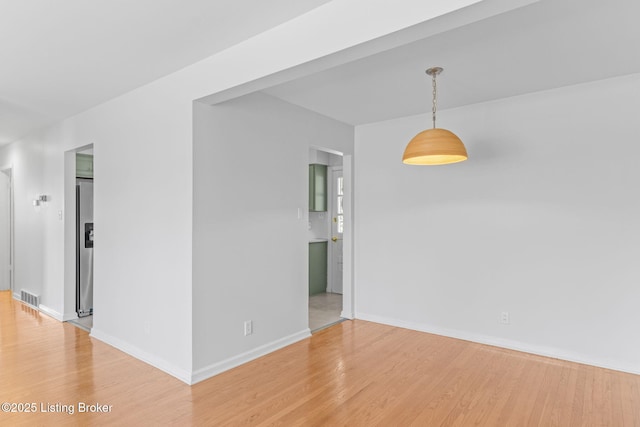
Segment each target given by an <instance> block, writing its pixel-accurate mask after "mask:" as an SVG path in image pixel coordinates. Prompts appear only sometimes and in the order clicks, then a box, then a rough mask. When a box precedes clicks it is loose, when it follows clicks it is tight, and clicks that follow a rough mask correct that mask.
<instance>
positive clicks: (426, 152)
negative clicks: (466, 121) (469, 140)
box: [402, 128, 467, 165]
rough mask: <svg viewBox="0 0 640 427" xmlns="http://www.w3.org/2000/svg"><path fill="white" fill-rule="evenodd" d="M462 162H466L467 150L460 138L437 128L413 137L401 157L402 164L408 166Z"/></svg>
mask: <svg viewBox="0 0 640 427" xmlns="http://www.w3.org/2000/svg"><path fill="white" fill-rule="evenodd" d="M463 160H467V150H466V148H465V147H464V144H463V143H462V141H461V140H460V138H458V137H457V136H456V134H454V133H453V132H451V131H448V130H446V129H439V128H435V129H427V130H424V131H422V132H420V133H419V134H417V135H416V136H414V137H413V139H412V140H411V141H409V144H408V145H407V148H405V150H404V154H403V156H402V162H403V163H406V164H408V165H446V164H448V163H457V162H462V161H463Z"/></svg>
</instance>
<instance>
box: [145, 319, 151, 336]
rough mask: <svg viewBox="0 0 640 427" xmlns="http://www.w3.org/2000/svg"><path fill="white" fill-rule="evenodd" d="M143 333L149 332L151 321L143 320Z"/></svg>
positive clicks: (148, 333)
mask: <svg viewBox="0 0 640 427" xmlns="http://www.w3.org/2000/svg"><path fill="white" fill-rule="evenodd" d="M144 334H145V335H150V334H151V322H149V321H148V320H145V321H144Z"/></svg>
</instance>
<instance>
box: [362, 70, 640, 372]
mask: <svg viewBox="0 0 640 427" xmlns="http://www.w3.org/2000/svg"><path fill="white" fill-rule="evenodd" d="M639 88H640V75H632V76H627V77H621V78H617V79H612V80H606V81H600V82H595V83H591V84H585V85H580V86H574V87H568V88H563V89H558V90H553V91H548V92H542V93H537V94H532V95H526V96H520V97H515V98H509V99H504V100H500V101H496V102H491V103H485V104H479V105H472V106H468V107H464V108H459V109H454V110H448V111H442V112H440V113H439V115H438V124H439V125H440V126H442V127H444V128H447V129H451V130H453V131H454V132H456V133H457V134H458V135H459V136H460V137H461V138H462V140H463V141H464V142H465V143H466V145H467V148H468V151H469V160H468V161H467V162H464V163H459V164H454V165H447V166H435V167H417V166H405V165H403V164H402V163H401V160H400V159H401V156H402V152H403V150H404V147H405V145H406V144H407V142H408V141H409V140H410V139H411V137H413V136H414V134H416V133H417V132H418V131H420V130H422V129H424V128H426V127H429V118H428V117H427V116H416V117H408V118H403V119H398V120H393V121H388V122H382V123H376V124H371V125H367V126H361V127H357V128H356V147H355V153H356V154H355V158H356V167H355V177H356V178H355V179H356V183H355V185H356V186H357V192H356V207H357V210H356V219H355V222H356V248H355V250H356V295H357V300H356V301H357V307H356V311H357V316H358V317H360V318H365V319H372V320H377V321H381V322H384V323H391V324H397V325H402V326H407V327H410V328H415V329H420V330H426V331H433V332H436V333H442V334H445V335H451V336H458V337H462V338H466V339H471V340H475V341H484V342H489V343H494V344H498V345H503V346H506V347H513V348H521V349H524V350H527V351H532V352H538V353H542V354H549V355H555V356H558V357H560V358H566V359H572V360H578V361H584V362H587V363H591V364H595V365H603V366H608V367H612V368H615V369H621V370H627V371H632V372H637V373H638V372H640V362H639V361H640V342H639V341H638V340H637V339H635V337H636V336H637V326H638V325H639V324H640V310H638V309H637V301H639V300H640V287H638V283H639V282H640V263H638V254H640V222H639V221H638V218H640V193H639V192H638V189H637V185H638V182H640V168H638V167H637V158H638V157H639V156H640V145H639V144H638V141H637V139H638V135H640V122H639V121H638V120H637V117H636V116H637V112H638V111H640V89H639ZM381 230H384V232H381ZM503 311H508V312H510V315H511V324H510V325H501V324H499V322H498V320H499V318H500V314H501V312H503Z"/></svg>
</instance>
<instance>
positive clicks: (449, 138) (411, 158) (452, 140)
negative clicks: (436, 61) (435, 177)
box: [402, 67, 467, 165]
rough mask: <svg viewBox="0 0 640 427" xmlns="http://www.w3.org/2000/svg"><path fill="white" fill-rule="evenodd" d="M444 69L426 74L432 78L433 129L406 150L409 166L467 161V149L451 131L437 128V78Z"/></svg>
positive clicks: (436, 69)
mask: <svg viewBox="0 0 640 427" xmlns="http://www.w3.org/2000/svg"><path fill="white" fill-rule="evenodd" d="M441 72H442V68H440V67H433V68H429V69H428V70H427V71H426V73H427V74H428V75H430V76H431V77H432V86H433V107H432V120H433V129H427V130H424V131H422V132H420V133H419V134H417V135H416V136H414V137H413V139H411V141H409V144H408V145H407V148H405V150H404V154H403V156H402V162H403V163H405V164H408V165H446V164H448V163H457V162H462V161H464V160H467V149H466V148H465V147H464V144H463V143H462V141H461V140H460V138H458V137H457V136H456V134H454V133H453V132H451V131H448V130H446V129H440V128H436V76H437V75H438V74H440V73H441Z"/></svg>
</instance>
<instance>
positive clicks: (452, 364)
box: [0, 292, 640, 426]
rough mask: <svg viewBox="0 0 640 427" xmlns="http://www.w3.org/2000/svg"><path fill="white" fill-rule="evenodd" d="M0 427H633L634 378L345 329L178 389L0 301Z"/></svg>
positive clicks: (638, 393) (446, 341)
mask: <svg viewBox="0 0 640 427" xmlns="http://www.w3.org/2000/svg"><path fill="white" fill-rule="evenodd" d="M0 402H14V403H28V402H35V403H36V404H37V405H40V402H44V403H45V404H47V403H49V404H53V405H55V404H56V403H60V404H67V405H74V407H75V408H77V405H78V402H85V403H90V404H93V403H96V402H99V403H100V404H106V405H112V411H111V412H110V413H105V414H86V413H83V414H78V413H77V409H76V413H74V414H73V415H69V414H66V413H64V414H60V413H51V412H49V413H40V412H39V413H35V414H26V413H17V414H7V413H1V412H0V425H11V426H14V425H56V426H58V425H127V426H129V425H180V426H182V425H206V426H217V425H230V426H235V425H282V426H299V425H305V426H324V425H327V426H342V425H348V426H375V425H379V426H405V425H416V426H441V425H443V426H444V425H457V426H471V425H481V426H524V425H532V426H553V425H557V426H596V425H598V426H634V425H635V426H640V376H636V375H630V374H624V373H620V372H615V371H610V370H606V369H600V368H594V367H590V366H585V365H579V364H575V363H569V362H563V361H558V360H554V359H548V358H544V357H538V356H533V355H528V354H524V353H518V352H514V351H508V350H503V349H499V348H495V347H489V346H484V345H480V344H473V343H469V342H465V341H460V340H455V339H450V338H444V337H439V336H436V335H430V334H424V333H420V332H415V331H409V330H405V329H399V328H393V327H388V326H383V325H378V324H374V323H368V322H363V321H347V322H343V323H340V324H337V325H335V326H332V327H330V328H328V329H325V330H322V331H320V332H318V333H317V334H315V335H313V336H312V337H311V338H310V339H307V340H304V341H301V342H299V343H297V344H294V345H291V346H289V347H287V348H285V349H282V350H280V351H278V352H275V353H272V354H270V355H268V356H266V357H263V358H260V359H258V360H255V361H253V362H251V363H248V364H246V365H244V366H241V367H239V368H236V369H233V370H231V371H228V372H225V373H223V374H221V375H218V376H216V377H214V378H211V379H209V380H207V381H203V382H201V383H199V384H196V385H194V386H192V387H189V386H187V385H185V384H183V383H181V382H180V381H178V380H176V379H174V378H173V377H171V376H169V375H167V374H164V373H163V372H160V371H158V370H157V369H155V368H152V367H150V366H148V365H146V364H144V363H142V362H140V361H138V360H136V359H133V358H131V357H129V356H127V355H125V354H124V353H122V352H120V351H118V350H116V349H114V348H112V347H109V346H108V345H106V344H103V343H101V342H99V341H96V340H94V339H92V338H90V337H89V336H88V334H87V333H86V332H84V331H82V330H81V329H79V328H76V327H74V326H71V325H67V324H61V323H58V322H57V321H55V320H52V319H50V318H47V317H46V316H43V315H40V314H39V313H38V312H36V311H35V310H32V309H29V308H26V307H24V306H23V305H22V304H20V303H18V302H15V301H13V300H11V298H10V295H9V293H8V292H0Z"/></svg>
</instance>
